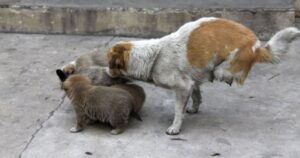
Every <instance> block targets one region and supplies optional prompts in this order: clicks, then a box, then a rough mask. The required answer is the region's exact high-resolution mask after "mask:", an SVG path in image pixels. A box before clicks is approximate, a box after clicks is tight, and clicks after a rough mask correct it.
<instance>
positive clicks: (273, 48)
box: [255, 27, 300, 63]
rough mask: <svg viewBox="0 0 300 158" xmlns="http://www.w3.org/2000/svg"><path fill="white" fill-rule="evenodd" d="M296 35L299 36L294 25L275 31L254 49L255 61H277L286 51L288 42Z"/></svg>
mask: <svg viewBox="0 0 300 158" xmlns="http://www.w3.org/2000/svg"><path fill="white" fill-rule="evenodd" d="M297 37H300V31H299V30H298V29H297V28H295V27H289V28H286V29H283V30H281V31H279V32H277V33H276V34H275V35H274V36H273V37H272V38H271V39H270V40H269V41H268V42H267V43H266V45H265V46H263V47H259V48H257V49H256V50H255V54H256V56H255V62H267V63H278V62H279V59H280V56H281V55H283V54H285V53H286V52H287V50H288V48H289V44H290V43H291V42H292V41H293V40H294V39H295V38H297Z"/></svg>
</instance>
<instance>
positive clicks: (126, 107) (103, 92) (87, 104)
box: [56, 70, 145, 134]
mask: <svg viewBox="0 0 300 158" xmlns="http://www.w3.org/2000/svg"><path fill="white" fill-rule="evenodd" d="M56 73H57V75H58V77H59V78H60V80H61V81H62V82H63V86H62V87H63V89H64V90H65V92H66V94H67V96H68V97H69V99H70V100H71V103H72V105H73V107H74V109H75V112H76V125H75V126H74V127H72V128H71V129H70V131H71V132H79V131H81V130H83V128H84V126H85V125H86V124H87V123H88V122H90V121H96V120H98V121H101V122H108V123H110V125H111V126H112V127H113V130H112V131H111V134H119V133H121V132H123V131H124V129H125V127H126V126H127V124H128V119H129V116H130V114H131V113H135V114H136V113H137V112H139V110H140V109H141V107H142V105H143V103H144V100H145V93H144V90H143V89H142V88H141V87H139V86H137V85H133V84H128V85H127V84H126V85H125V84H123V85H115V86H111V87H104V86H93V85H92V83H91V80H90V79H89V78H88V77H86V76H83V75H80V74H74V75H71V76H69V77H68V76H67V75H66V74H65V73H64V72H63V71H61V70H57V71H56Z"/></svg>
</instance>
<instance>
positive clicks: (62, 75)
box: [56, 69, 68, 82]
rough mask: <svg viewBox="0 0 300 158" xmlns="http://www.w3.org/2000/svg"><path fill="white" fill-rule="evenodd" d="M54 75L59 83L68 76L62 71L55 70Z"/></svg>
mask: <svg viewBox="0 0 300 158" xmlns="http://www.w3.org/2000/svg"><path fill="white" fill-rule="evenodd" d="M56 74H57V76H58V78H59V79H60V81H61V82H64V81H65V80H66V79H67V78H68V75H67V74H65V73H64V72H63V71H62V70H59V69H57V70H56Z"/></svg>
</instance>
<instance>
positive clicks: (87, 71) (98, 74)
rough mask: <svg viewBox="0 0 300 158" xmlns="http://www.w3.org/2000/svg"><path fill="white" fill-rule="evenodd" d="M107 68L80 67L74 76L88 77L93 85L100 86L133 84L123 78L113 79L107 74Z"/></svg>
mask: <svg viewBox="0 0 300 158" xmlns="http://www.w3.org/2000/svg"><path fill="white" fill-rule="evenodd" d="M106 69H107V68H106V67H100V66H90V67H78V68H77V69H76V70H74V72H73V74H81V75H84V76H87V77H88V78H89V79H90V80H91V81H92V84H93V85H98V86H111V85H115V84H125V83H128V82H131V80H129V79H126V78H123V77H115V78H112V77H110V76H109V75H108V74H107V70H106Z"/></svg>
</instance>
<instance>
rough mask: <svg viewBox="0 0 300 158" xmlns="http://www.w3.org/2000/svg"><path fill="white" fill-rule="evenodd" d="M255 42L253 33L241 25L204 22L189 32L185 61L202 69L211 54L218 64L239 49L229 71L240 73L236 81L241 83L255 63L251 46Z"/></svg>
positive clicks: (228, 21) (223, 21)
mask: <svg viewBox="0 0 300 158" xmlns="http://www.w3.org/2000/svg"><path fill="white" fill-rule="evenodd" d="M256 41H257V38H256V36H255V35H254V33H253V32H252V31H251V30H250V29H248V28H247V27H245V26H243V25H242V24H239V23H236V22H233V21H230V20H226V19H218V20H215V21H210V22H205V23H202V24H201V26H200V27H198V28H197V29H195V30H194V31H192V33H191V35H190V37H189V40H188V45H187V58H188V61H189V63H190V64H191V65H192V66H194V67H197V68H203V67H205V66H206V65H207V64H208V62H209V61H210V60H211V59H212V57H213V55H214V54H217V57H218V60H219V61H224V60H226V58H227V57H228V55H229V53H230V52H232V51H233V50H234V49H238V52H237V54H236V56H235V58H234V59H233V61H232V62H231V66H230V68H229V71H230V72H231V73H233V74H234V73H236V72H239V71H242V72H243V73H242V76H241V77H240V79H239V81H238V82H239V83H243V81H244V79H245V78H246V77H247V74H248V72H249V70H250V69H251V67H252V65H253V63H254V61H255V60H254V59H255V53H254V52H253V50H252V47H253V45H254V44H255V42H256Z"/></svg>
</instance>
